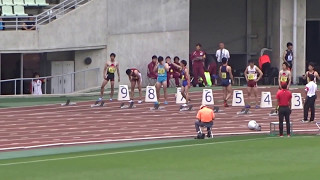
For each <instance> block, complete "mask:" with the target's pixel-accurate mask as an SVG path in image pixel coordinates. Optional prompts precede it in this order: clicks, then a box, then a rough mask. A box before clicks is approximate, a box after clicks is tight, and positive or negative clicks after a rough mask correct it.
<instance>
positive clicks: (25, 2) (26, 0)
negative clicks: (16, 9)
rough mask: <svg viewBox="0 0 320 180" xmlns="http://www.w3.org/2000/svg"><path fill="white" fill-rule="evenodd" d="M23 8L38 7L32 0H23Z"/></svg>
mask: <svg viewBox="0 0 320 180" xmlns="http://www.w3.org/2000/svg"><path fill="white" fill-rule="evenodd" d="M24 4H25V6H38V5H37V4H36V2H35V1H34V0H24Z"/></svg>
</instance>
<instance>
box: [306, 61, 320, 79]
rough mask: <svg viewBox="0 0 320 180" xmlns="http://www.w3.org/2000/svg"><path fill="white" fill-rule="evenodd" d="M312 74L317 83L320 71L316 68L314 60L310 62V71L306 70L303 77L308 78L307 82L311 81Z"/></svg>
mask: <svg viewBox="0 0 320 180" xmlns="http://www.w3.org/2000/svg"><path fill="white" fill-rule="evenodd" d="M311 75H312V76H314V80H313V81H314V82H315V83H317V79H320V77H319V74H318V72H317V71H315V70H314V63H313V62H311V63H309V66H308V71H307V72H306V74H305V75H303V79H306V80H307V83H309V82H310V76H311Z"/></svg>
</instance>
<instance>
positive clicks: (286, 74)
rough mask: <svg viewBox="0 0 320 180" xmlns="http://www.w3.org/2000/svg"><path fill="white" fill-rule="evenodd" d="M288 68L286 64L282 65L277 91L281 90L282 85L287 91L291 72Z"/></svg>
mask: <svg viewBox="0 0 320 180" xmlns="http://www.w3.org/2000/svg"><path fill="white" fill-rule="evenodd" d="M288 66H289V65H288V64H287V63H286V62H284V63H282V70H281V71H279V76H278V83H279V89H281V87H282V84H286V85H287V88H288V89H289V87H290V85H291V72H290V70H289V69H288V68H289V67H288Z"/></svg>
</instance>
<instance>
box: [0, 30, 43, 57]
mask: <svg viewBox="0 0 320 180" xmlns="http://www.w3.org/2000/svg"><path fill="white" fill-rule="evenodd" d="M0 39H1V43H0V53H3V52H7V53H10V52H17V51H30V50H34V49H37V48H38V47H39V44H38V33H37V31H1V33H0Z"/></svg>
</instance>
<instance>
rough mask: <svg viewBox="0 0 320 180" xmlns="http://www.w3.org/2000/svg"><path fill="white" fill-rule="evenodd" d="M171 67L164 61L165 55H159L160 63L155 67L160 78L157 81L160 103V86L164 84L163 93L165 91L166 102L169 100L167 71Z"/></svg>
mask: <svg viewBox="0 0 320 180" xmlns="http://www.w3.org/2000/svg"><path fill="white" fill-rule="evenodd" d="M169 69H170V67H169V65H168V64H167V63H165V62H164V60H163V57H162V56H159V57H158V64H157V65H156V66H155V67H154V71H155V72H158V78H157V83H156V90H157V98H158V102H156V104H159V103H160V88H161V86H163V93H164V104H168V101H167V97H168V94H167V72H168V71H169Z"/></svg>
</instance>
